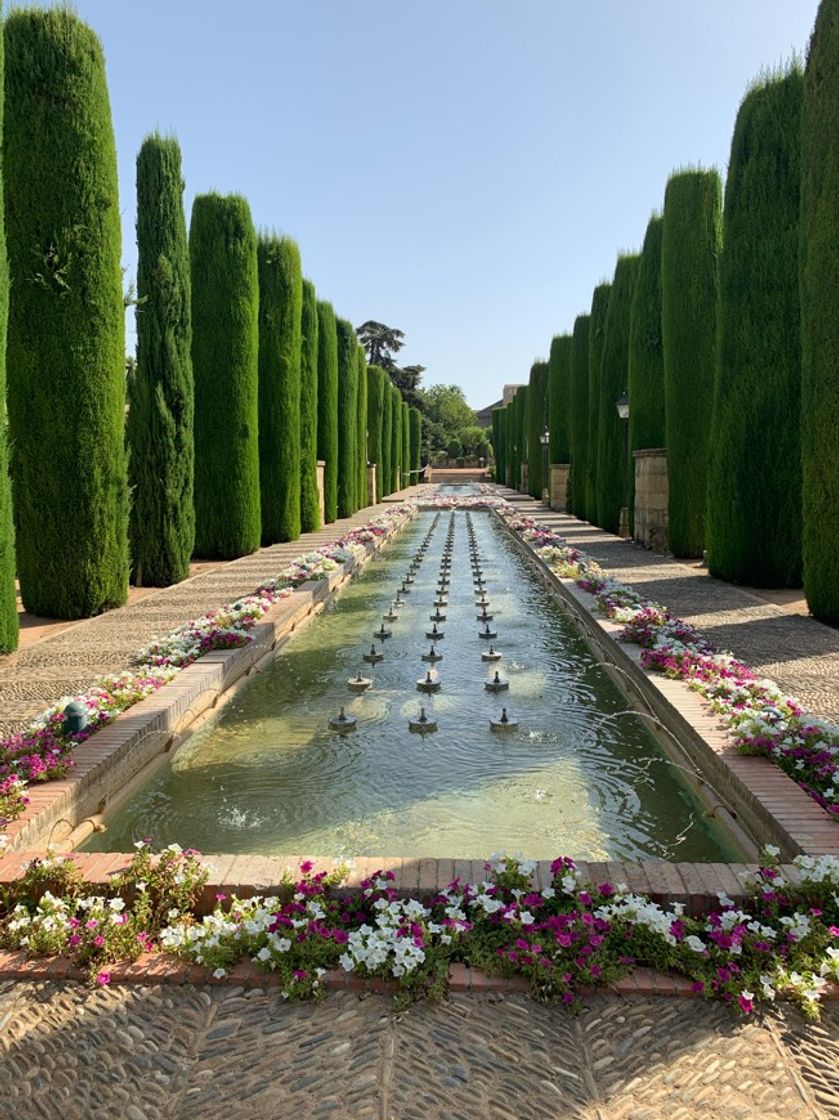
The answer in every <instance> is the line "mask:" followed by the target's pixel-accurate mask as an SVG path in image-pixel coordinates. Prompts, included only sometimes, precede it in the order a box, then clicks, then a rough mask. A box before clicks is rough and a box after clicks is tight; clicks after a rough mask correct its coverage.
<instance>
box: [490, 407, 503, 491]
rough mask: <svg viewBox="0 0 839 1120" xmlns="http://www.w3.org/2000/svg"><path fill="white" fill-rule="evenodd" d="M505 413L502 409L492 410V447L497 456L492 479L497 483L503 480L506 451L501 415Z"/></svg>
mask: <svg viewBox="0 0 839 1120" xmlns="http://www.w3.org/2000/svg"><path fill="white" fill-rule="evenodd" d="M503 411H504V410H503V409H502V408H494V409H493V410H492V447H493V452H494V454H495V467H494V469H493V472H492V477H493V479H494V480H495V481H496V482H498V481H499V480H500V478H503V470H504V462H503V460H504V451H503V449H502V447H501V438H502V437H501V414H502V412H503Z"/></svg>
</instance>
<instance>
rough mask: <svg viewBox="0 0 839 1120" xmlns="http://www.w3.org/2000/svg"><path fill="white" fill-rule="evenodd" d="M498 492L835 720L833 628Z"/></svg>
mask: <svg viewBox="0 0 839 1120" xmlns="http://www.w3.org/2000/svg"><path fill="white" fill-rule="evenodd" d="M500 493H501V494H502V495H503V496H504V497H506V498H507V499H508V500H509V501H511V502H512V503H513V504H514V505H516V506H517V507H518V508H519V509H520V510H521V512H522V513H525V514H528V515H529V516H532V517H537V518H538V519H539V521H541V522H544V523H545V524H548V525H550V526H552V527H553V528H555V530H556V532H558V533H560V534H562V536H564V537H565V538H566V539H567V541H568V543H569V544H572V545H574V546H576V547H577V548H580V549H582V550H583V551H584V552H586V553H587V554H588V555H589V556H591V557H592V558H593V559H594V560H596V561H597V562H598V564H600V565H601V566H602V567H603V568H605V569H606V570H607V571H608V573H609V575H611V576H614V577H615V578H616V579H620V580H623V581H624V582H625V583H630V584H632V586H633V587H635V588H636V589H637V590H638V591H640V592H642V593H643V594H644V595H646V596H648V597H649V598H650V599H655V600H657V601H658V602H660V603H663V604H664V605H665V606H666V607H668V608H669V609H670V610H671V611H672V612H673V614H675V615H678V616H679V617H680V618H684V619H687V620H688V621H689V622H691V623H693V624H694V625H695V626H697V627H699V629H701V630H702V632H703V633H704V634H705V635H706V636H707V637H708V638H709V639H710V640H711V641H712V642H713V643H714V645H715V646H716V647H717V648H718V649H725V650H730V651H731V652H732V653H734V654H735V656H737V657H739V658H740V659H741V660H743V661H744V662H745V663H746V664H747V665H750V666H751V667H752V668H753V669H756V670H757V671H759V672H760V673H762V674H764V675H765V676H767V677H771V678H772V680H775V681H777V682H778V684H780V685H781V686H782V687H783V688H784V689H786V690H787V691H788V692H790V693H791V694H792V695H793V696H797V697H798V699H799V700H801V702H802V703H803V704H804V705H805V707H806V708H807V709H808V710H809V711H811V712H813V713H814V714H816V715H820V716H825V717H827V718H829V719H834V720H839V630H837V629H835V628H833V627H831V626H825V625H824V624H823V623H821V622H817V621H816V620H815V619H814V618H809V617H805V616H802V615H796V614H790V613H789V612H788V611H785V610H784V609H783V607H780V606H776V605H775V604H773V603H768V602H766V601H765V600H762V599H759V598H758V597H757V596H756V595H754V594H752V593H751V592H749V591H745V590H743V589H742V588H739V587H735V586H734V585H733V584H730V583H723V582H722V581H721V580H716V579H712V578H711V577H710V576H709V575H708V573H707V572H706V571H704V570H703V569H697V568H696V567H693V566H689V565H687V564H680V563H679V561H678V560H674V559H673V558H672V557H664V556H659V555H658V554H656V553H654V552H648V551H647V550H646V549H645V548H643V547H641V545H636V544H634V543H633V542H632V541H626V540H622V539H621V538H620V537H613V536H612V535H611V534H610V533H604V532H603V530H602V529H596V528H595V527H594V526H593V525H589V524H588V522H585V521H579V520H578V519H577V518H576V517H572V516H571V515H570V514H564V513H554V512H552V511H550V510H547V509H546V508H545V507H544V506H543V505H541V504H540V503H538V502H536V501H534V499H532V498H527V497H524V496H523V495H521V494H517V493H515V492H514V491H508V490H500Z"/></svg>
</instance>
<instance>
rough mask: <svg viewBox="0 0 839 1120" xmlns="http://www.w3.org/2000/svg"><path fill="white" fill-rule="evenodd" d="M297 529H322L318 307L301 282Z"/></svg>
mask: <svg viewBox="0 0 839 1120" xmlns="http://www.w3.org/2000/svg"><path fill="white" fill-rule="evenodd" d="M300 335H301V339H300V529H301V531H302V532H304V533H314V532H316V531H317V530H318V529H320V527H321V516H320V497H319V495H318V305H317V296H316V295H315V286H314V284H313V283H312V282H311V280H304V281H303V312H302V316H301V320H300Z"/></svg>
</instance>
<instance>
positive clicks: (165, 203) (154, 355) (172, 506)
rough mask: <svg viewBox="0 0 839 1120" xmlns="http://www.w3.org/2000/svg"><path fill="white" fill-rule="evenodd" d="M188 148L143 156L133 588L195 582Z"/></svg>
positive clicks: (162, 143) (158, 149)
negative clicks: (184, 161) (184, 167)
mask: <svg viewBox="0 0 839 1120" xmlns="http://www.w3.org/2000/svg"><path fill="white" fill-rule="evenodd" d="M183 190H184V182H183V176H182V174H181V150H180V147H179V146H178V142H177V140H176V139H175V138H174V137H172V136H166V137H164V136H158V135H156V134H155V135H152V136H148V137H146V139H145V140H144V142H143V145H142V147H141V148H140V152H139V154H138V156H137V299H138V305H137V368H136V371H135V374H134V376H133V378H132V379H131V380H130V381H129V383H128V397H129V407H128V416H127V419H126V437H127V441H128V447H129V451H130V454H129V459H128V466H129V481H130V483H131V488H132V492H133V501H132V506H131V519H130V522H129V536H130V541H131V562H132V571H133V574H134V582H135V583H136V584H137V585H138V586H142V585H143V584H145V585H146V586H150V587H167V586H168V585H169V584H172V583H178V582H179V581H180V580H182V579H186V577H187V576H188V575H189V561H190V557H191V556H192V550H193V547H194V545H195V506H194V502H193V477H194V473H195V442H194V431H193V423H194V414H195V393H194V386H193V379H192V354H191V347H192V310H191V295H190V279H189V249H188V247H187V238H186V219H185V217H184V209H183Z"/></svg>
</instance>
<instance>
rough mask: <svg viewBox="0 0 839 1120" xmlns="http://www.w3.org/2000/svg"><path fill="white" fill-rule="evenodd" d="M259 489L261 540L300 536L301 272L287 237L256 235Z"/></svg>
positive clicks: (265, 542) (294, 247) (296, 253)
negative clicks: (258, 236)
mask: <svg viewBox="0 0 839 1120" xmlns="http://www.w3.org/2000/svg"><path fill="white" fill-rule="evenodd" d="M257 261H258V266H259V490H260V501H261V505H262V543H263V545H269V544H276V543H277V541H293V540H296V539H297V537H299V536H300V486H301V483H300V346H301V322H302V315H303V274H302V272H301V270H300V250H299V249H298V248H297V245H296V244H295V242H294V241H292V240H291V238H289V237H274V236H266V237H260V238H259V243H258V245H257Z"/></svg>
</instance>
